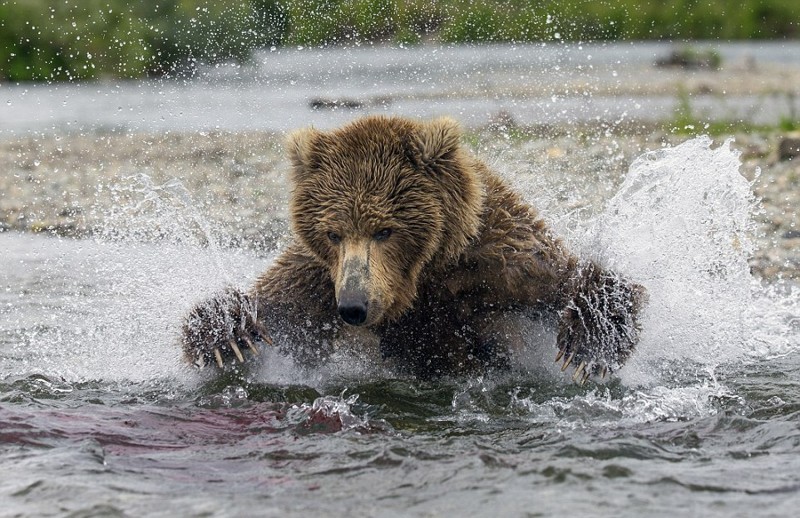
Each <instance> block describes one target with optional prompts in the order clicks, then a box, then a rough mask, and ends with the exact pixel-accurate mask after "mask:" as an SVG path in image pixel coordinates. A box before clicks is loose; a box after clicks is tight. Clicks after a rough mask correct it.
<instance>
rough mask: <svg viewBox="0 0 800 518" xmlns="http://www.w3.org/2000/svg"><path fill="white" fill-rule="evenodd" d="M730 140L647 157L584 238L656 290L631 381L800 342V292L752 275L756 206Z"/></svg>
mask: <svg viewBox="0 0 800 518" xmlns="http://www.w3.org/2000/svg"><path fill="white" fill-rule="evenodd" d="M730 144H731V141H726V142H725V143H724V144H722V145H721V146H718V147H714V146H713V144H712V141H711V139H710V138H708V137H699V138H695V139H692V140H689V141H687V142H685V143H683V144H681V145H678V146H675V147H673V148H665V149H661V150H658V151H653V152H649V153H646V154H644V155H643V156H641V157H640V158H638V159H637V160H635V161H634V162H633V164H632V165H631V167H630V171H629V173H628V174H627V176H626V178H625V180H624V182H623V184H622V185H621V187H620V189H619V191H618V192H617V194H616V195H615V196H613V198H612V199H611V200H610V201H609V202H608V204H607V206H606V208H605V209H604V210H603V211H602V213H601V214H599V215H598V216H597V217H596V218H595V219H593V220H592V221H591V223H590V224H589V225H587V226H586V228H585V231H584V233H583V235H582V236H581V237H580V238H579V239H577V241H578V242H580V243H582V247H583V248H584V251H585V252H586V253H588V254H593V255H595V256H598V257H599V258H600V260H602V261H603V262H605V263H606V264H608V265H609V266H610V267H611V268H614V269H616V270H619V271H622V272H623V273H625V274H626V275H628V276H629V277H630V278H632V279H633V280H635V281H637V282H640V283H642V284H643V285H645V286H646V287H647V288H648V290H649V294H650V302H649V306H648V308H647V310H646V313H645V315H644V319H643V333H642V341H641V344H640V347H639V351H638V353H637V354H636V355H635V356H634V358H633V359H632V361H631V362H630V364H629V365H628V367H627V369H626V371H625V373H624V374H623V376H624V379H625V381H627V382H629V383H632V384H638V383H652V382H654V381H657V380H658V378H657V377H658V375H659V374H663V373H662V372H661V369H660V367H661V366H663V365H665V364H670V363H671V362H674V361H683V360H688V361H691V362H693V363H696V364H699V365H701V366H702V367H703V368H704V369H706V370H707V371H709V372H711V371H713V369H714V368H715V367H716V366H717V365H719V364H721V363H725V362H731V361H734V360H738V359H741V358H743V357H746V356H748V355H749V356H753V355H758V354H759V353H762V354H764V353H771V354H777V353H779V352H780V351H782V352H789V351H791V350H793V349H796V348H797V347H798V341H797V338H796V337H797V334H796V333H792V332H791V329H790V326H791V321H792V317H791V314H792V313H794V315H795V318H796V315H797V314H798V308H800V305H798V300H800V299H798V296H797V293H796V291H795V292H792V291H791V290H789V291H788V292H786V291H784V293H783V294H782V295H778V294H777V293H776V290H775V288H774V287H767V288H765V287H763V286H762V284H761V283H760V282H758V281H757V280H755V279H754V278H753V276H752V275H751V273H750V269H749V266H748V258H749V257H750V256H751V255H752V253H753V251H754V247H755V245H754V242H753V239H752V236H753V234H754V232H755V226H754V222H753V213H754V211H755V210H756V209H757V207H758V204H757V200H756V199H755V198H754V196H753V194H752V185H751V183H750V182H748V181H747V180H746V179H745V178H744V177H743V176H742V175H741V174H740V173H739V166H740V160H739V154H738V152H736V151H735V150H732V149H731V145H730ZM776 313H777V314H776ZM770 315H772V317H771V318H770ZM765 317H767V318H768V322H765V321H764V318H765ZM665 360H666V362H665ZM654 377H655V378H654Z"/></svg>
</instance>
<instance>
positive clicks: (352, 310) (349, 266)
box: [336, 254, 369, 326]
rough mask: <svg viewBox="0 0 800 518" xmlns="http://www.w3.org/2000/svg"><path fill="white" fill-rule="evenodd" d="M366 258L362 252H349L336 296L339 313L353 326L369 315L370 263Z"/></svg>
mask: <svg viewBox="0 0 800 518" xmlns="http://www.w3.org/2000/svg"><path fill="white" fill-rule="evenodd" d="M364 255H366V254H364ZM365 259H366V257H362V256H361V255H360V254H352V255H350V254H348V257H347V259H346V260H345V262H344V268H343V272H342V278H343V279H342V280H343V282H342V283H341V287H340V288H339V293H338V296H337V297H336V299H337V302H338V305H339V307H338V310H339V315H340V316H341V317H342V320H344V321H345V322H347V323H348V324H350V325H351V326H360V325H362V324H364V323H365V322H366V321H367V317H368V314H367V308H368V306H369V289H368V284H369V283H368V279H369V264H368V263H367V261H366V260H365Z"/></svg>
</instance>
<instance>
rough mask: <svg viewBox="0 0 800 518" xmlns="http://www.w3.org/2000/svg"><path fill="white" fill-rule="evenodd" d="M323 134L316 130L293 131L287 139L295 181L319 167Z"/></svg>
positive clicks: (287, 149) (287, 148)
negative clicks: (320, 144)
mask: <svg viewBox="0 0 800 518" xmlns="http://www.w3.org/2000/svg"><path fill="white" fill-rule="evenodd" d="M321 138H322V133H321V132H320V131H318V130H316V129H314V128H304V129H299V130H296V131H293V132H292V133H290V134H289V136H288V137H287V138H286V152H287V154H288V155H289V160H290V161H291V162H292V166H293V167H292V169H293V171H294V178H295V180H298V179H300V177H302V176H303V175H305V174H308V173H309V172H310V171H311V170H313V169H314V168H316V167H317V166H318V165H319V152H318V151H317V149H318V145H317V144H318V143H319V141H320V139H321Z"/></svg>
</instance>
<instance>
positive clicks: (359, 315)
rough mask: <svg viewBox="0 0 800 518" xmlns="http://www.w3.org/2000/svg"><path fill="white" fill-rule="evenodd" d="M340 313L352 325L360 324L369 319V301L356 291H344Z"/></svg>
mask: <svg viewBox="0 0 800 518" xmlns="http://www.w3.org/2000/svg"><path fill="white" fill-rule="evenodd" d="M339 315H340V316H341V317H342V320H344V321H345V322H347V323H348V324H350V325H351V326H360V325H361V324H363V323H364V322H365V321H366V320H367V301H366V300H364V299H363V298H362V297H359V296H357V295H356V294H355V293H342V296H341V297H339Z"/></svg>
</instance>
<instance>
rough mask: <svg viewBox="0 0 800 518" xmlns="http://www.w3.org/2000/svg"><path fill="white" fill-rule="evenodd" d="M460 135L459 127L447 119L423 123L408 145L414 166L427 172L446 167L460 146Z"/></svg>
mask: <svg viewBox="0 0 800 518" xmlns="http://www.w3.org/2000/svg"><path fill="white" fill-rule="evenodd" d="M461 135H462V133H461V126H459V124H458V122H456V121H455V120H453V119H451V118H449V117H442V118H439V119H434V120H432V121H430V122H426V123H423V124H422V127H421V128H420V129H418V130H417V131H416V132H415V135H414V138H413V140H412V142H411V143H410V144H411V149H410V150H409V151H410V155H411V157H410V158H411V160H412V162H414V165H416V166H418V167H421V168H423V169H427V170H434V169H437V168H438V167H441V166H443V165H446V164H447V163H448V162H449V161H451V160H452V159H453V156H454V155H455V153H456V151H457V150H458V148H459V146H460V145H461V144H460V142H461Z"/></svg>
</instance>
